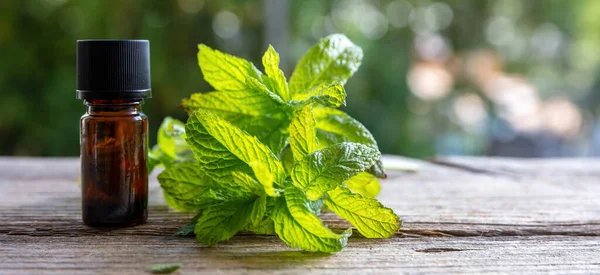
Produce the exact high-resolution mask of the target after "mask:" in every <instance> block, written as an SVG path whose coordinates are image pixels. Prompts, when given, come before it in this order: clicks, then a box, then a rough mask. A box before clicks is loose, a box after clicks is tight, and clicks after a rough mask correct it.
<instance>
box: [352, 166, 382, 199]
mask: <svg viewBox="0 0 600 275" xmlns="http://www.w3.org/2000/svg"><path fill="white" fill-rule="evenodd" d="M344 185H346V186H347V187H348V188H350V190H352V191H353V192H356V193H359V194H361V195H363V196H365V197H367V198H375V197H377V195H379V191H381V186H380V185H379V180H378V179H377V177H375V176H374V175H372V174H369V173H367V172H360V173H359V174H358V175H356V176H354V177H352V178H350V179H349V180H347V181H345V182H344Z"/></svg>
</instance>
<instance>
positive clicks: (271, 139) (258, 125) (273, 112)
mask: <svg viewBox="0 0 600 275" xmlns="http://www.w3.org/2000/svg"><path fill="white" fill-rule="evenodd" d="M248 81H249V82H251V83H252V84H250V85H253V86H252V87H248V88H247V90H243V91H227V92H219V91H216V92H209V93H203V94H201V93H197V94H192V95H191V96H190V97H188V98H185V99H183V100H182V102H181V106H182V107H183V108H184V109H185V110H186V111H187V112H188V114H191V113H193V112H194V111H196V110H198V109H201V108H202V109H207V110H210V111H212V112H214V113H215V114H217V115H218V116H219V117H221V118H223V119H225V120H227V121H229V122H231V124H233V125H235V126H237V127H239V128H240V129H242V130H245V131H247V132H248V133H249V134H251V135H253V136H256V137H257V138H258V139H259V140H260V141H261V142H263V143H265V144H266V145H267V146H269V148H271V149H272V150H273V151H274V152H281V150H282V149H283V147H284V146H285V143H286V135H285V132H282V128H284V125H287V122H286V121H287V117H286V116H285V114H284V113H283V109H282V108H284V105H283V101H282V100H281V98H279V96H277V95H275V94H273V93H271V92H269V91H268V90H265V89H266V87H265V86H264V85H263V84H261V83H258V82H257V80H256V79H253V80H248ZM261 85H262V86H261Z"/></svg>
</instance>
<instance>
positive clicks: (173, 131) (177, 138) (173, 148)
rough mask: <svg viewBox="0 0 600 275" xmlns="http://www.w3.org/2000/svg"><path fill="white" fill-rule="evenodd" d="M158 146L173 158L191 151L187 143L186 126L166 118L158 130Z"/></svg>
mask: <svg viewBox="0 0 600 275" xmlns="http://www.w3.org/2000/svg"><path fill="white" fill-rule="evenodd" d="M158 146H160V148H161V150H162V151H163V152H164V153H165V154H166V155H167V156H169V157H171V158H177V156H178V155H180V154H183V153H185V152H186V151H188V150H189V148H188V146H187V143H186V142H185V124H184V123H183V122H181V121H179V120H177V119H174V118H172V117H165V119H164V120H163V122H162V123H161V125H160V127H159V129H158Z"/></svg>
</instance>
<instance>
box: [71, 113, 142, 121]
mask: <svg viewBox="0 0 600 275" xmlns="http://www.w3.org/2000/svg"><path fill="white" fill-rule="evenodd" d="M89 120H104V121H106V120H130V121H147V120H148V117H147V116H146V114H144V113H142V112H138V113H135V114H102V113H93V114H90V113H85V114H83V115H82V116H81V121H89Z"/></svg>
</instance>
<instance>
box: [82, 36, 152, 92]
mask: <svg viewBox="0 0 600 275" xmlns="http://www.w3.org/2000/svg"><path fill="white" fill-rule="evenodd" d="M150 97H152V91H151V89H150V42H149V41H148V40H78V41H77V98H78V99H86V100H91V99H103V100H110V99H143V98H150Z"/></svg>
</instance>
